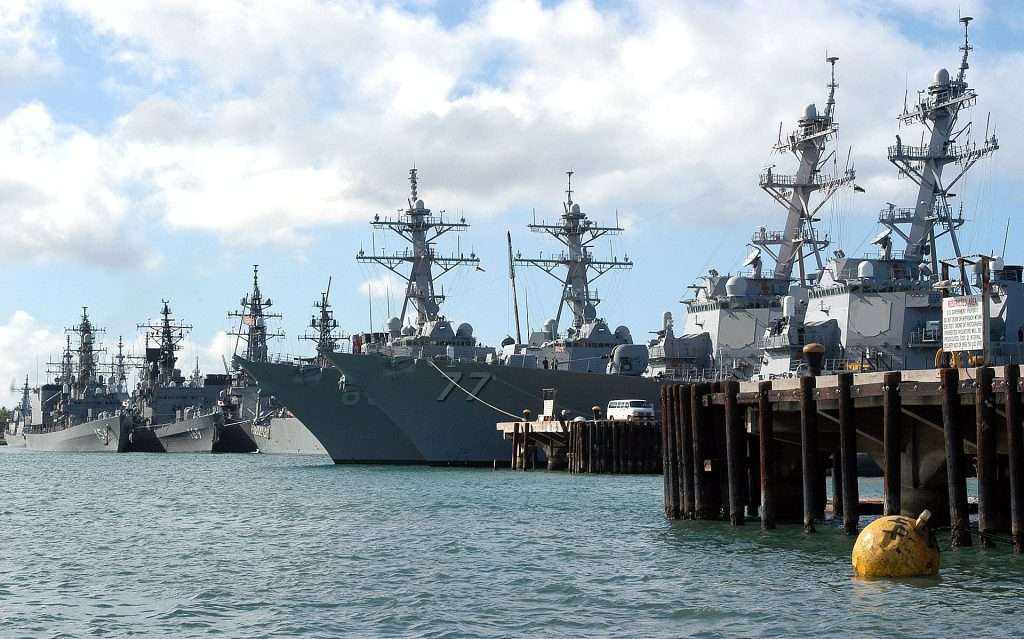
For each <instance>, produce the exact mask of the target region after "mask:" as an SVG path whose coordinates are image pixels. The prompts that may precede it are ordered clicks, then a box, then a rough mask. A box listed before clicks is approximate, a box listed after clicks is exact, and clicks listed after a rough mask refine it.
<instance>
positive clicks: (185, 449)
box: [153, 413, 224, 453]
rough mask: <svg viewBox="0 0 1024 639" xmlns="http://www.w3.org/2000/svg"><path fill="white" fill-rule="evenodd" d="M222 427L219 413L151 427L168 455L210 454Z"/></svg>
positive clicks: (221, 416)
mask: <svg viewBox="0 0 1024 639" xmlns="http://www.w3.org/2000/svg"><path fill="white" fill-rule="evenodd" d="M223 426H224V416H223V415H222V414H220V413H213V414H210V415H201V416H199V417H193V418H192V419H185V420H182V421H180V422H174V423H171V424H161V425H160V426H155V427H153V433H154V434H156V437H157V439H158V440H159V441H160V445H161V446H163V449H164V450H165V451H166V452H168V453H212V452H213V448H214V446H215V445H216V443H217V440H218V439H219V438H220V430H221V428H223Z"/></svg>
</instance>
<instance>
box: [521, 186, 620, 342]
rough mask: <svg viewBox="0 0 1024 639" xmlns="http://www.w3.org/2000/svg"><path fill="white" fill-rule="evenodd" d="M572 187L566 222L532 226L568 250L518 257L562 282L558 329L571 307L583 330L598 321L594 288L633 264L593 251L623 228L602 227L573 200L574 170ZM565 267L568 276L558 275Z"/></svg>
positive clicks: (575, 321) (568, 193)
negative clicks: (601, 279)
mask: <svg viewBox="0 0 1024 639" xmlns="http://www.w3.org/2000/svg"><path fill="white" fill-rule="evenodd" d="M566 175H567V176H568V177H569V186H568V188H567V189H566V191H565V192H566V201H565V203H564V204H563V205H562V208H563V211H562V220H561V223H559V224H545V223H544V222H543V221H542V222H541V223H540V224H537V223H536V222H534V223H533V224H530V225H528V226H529V229H530V230H531V231H533V232H534V233H547V234H549V235H551V236H552V237H553V238H555V239H556V240H558V241H559V242H561V243H562V244H563V245H565V248H566V250H565V251H563V252H561V253H559V254H558V255H552V256H550V257H543V256H542V257H537V258H527V257H523V256H522V254H517V256H516V259H515V263H517V264H525V265H528V266H534V267H537V268H539V269H540V270H542V271H544V272H545V273H547V274H548V275H550V276H552V277H554V278H555V279H556V280H558V281H559V282H561V283H562V298H561V300H560V301H559V303H558V313H557V314H556V315H555V327H556V331H557V327H558V324H559V322H560V321H561V318H562V309H563V308H564V307H565V306H566V305H568V306H569V310H570V312H572V315H573V321H572V326H573V327H574V328H575V329H577V330H578V329H579V328H581V327H582V326H583V325H584V324H586V323H588V322H592V321H594V320H595V319H597V305H598V304H600V303H601V299H600V297H599V296H598V293H597V290H596V289H591V287H590V285H591V284H593V282H594V280H596V279H597V278H599V277H601V276H602V275H604V274H605V273H607V272H608V271H610V270H612V269H629V268H632V267H633V262H632V261H630V259H629V256H628V255H627V256H625V257H624V259H622V260H619V259H617V258H614V257H613V258H612V259H611V260H596V259H594V257H593V255H592V254H591V252H590V248H591V245H592V244H593V243H594V242H595V241H597V239H598V238H601V237H603V236H605V235H618V234H620V233H622V228H620V227H619V226H618V225H616V226H598V225H596V224H595V223H594V222H592V221H591V220H589V219H587V215H586V213H584V212H583V211H582V210H581V209H580V205H579V204H578V203H577V202H574V201H573V199H572V194H573V190H572V176H573V171H566ZM557 268H565V269H566V274H565V277H564V278H563V277H561V276H559V275H556V274H555V272H554V271H555V269H557Z"/></svg>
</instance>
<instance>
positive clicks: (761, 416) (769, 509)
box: [757, 382, 775, 530]
mask: <svg viewBox="0 0 1024 639" xmlns="http://www.w3.org/2000/svg"><path fill="white" fill-rule="evenodd" d="M771 390H772V383H771V382H760V383H759V384H758V385H757V430H758V434H759V438H760V442H759V446H758V449H759V453H760V457H761V528H764V529H765V530H772V529H773V528H775V431H774V425H773V423H772V403H771V398H770V397H769V393H770V392H771Z"/></svg>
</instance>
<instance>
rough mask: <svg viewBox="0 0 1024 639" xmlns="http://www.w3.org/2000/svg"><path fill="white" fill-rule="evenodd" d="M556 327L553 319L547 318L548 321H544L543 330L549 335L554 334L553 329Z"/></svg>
mask: <svg viewBox="0 0 1024 639" xmlns="http://www.w3.org/2000/svg"><path fill="white" fill-rule="evenodd" d="M557 327H558V324H557V323H556V322H555V320H553V319H549V320H548V321H546V322H544V332H545V333H548V334H550V335H554V334H555V330H556V329H557Z"/></svg>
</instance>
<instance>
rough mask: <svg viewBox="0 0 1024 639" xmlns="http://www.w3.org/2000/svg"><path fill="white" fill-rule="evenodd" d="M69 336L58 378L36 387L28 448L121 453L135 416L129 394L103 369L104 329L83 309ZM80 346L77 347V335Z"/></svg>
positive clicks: (27, 425)
mask: <svg viewBox="0 0 1024 639" xmlns="http://www.w3.org/2000/svg"><path fill="white" fill-rule="evenodd" d="M66 332H67V333H68V335H67V341H66V346H65V349H64V354H63V356H62V357H61V361H60V362H59V363H55V365H57V366H59V369H58V371H57V376H56V378H55V379H54V380H53V382H52V383H47V384H42V385H40V386H39V387H38V388H36V389H34V390H33V391H32V397H31V401H30V406H27V407H25V406H24V404H25V401H24V397H23V399H22V403H23V408H22V410H23V411H24V409H25V408H27V409H28V418H29V420H28V421H27V422H25V423H24V426H23V435H24V444H25V447H26V448H29V449H33V450H49V451H62V452H108V453H115V452H116V453H120V452H124V451H126V450H127V448H128V435H129V431H130V429H131V426H132V422H133V416H132V413H131V411H130V410H129V409H128V407H127V406H126V399H127V395H126V394H125V393H124V392H123V389H120V388H117V386H116V384H115V385H113V386H110V385H108V383H109V381H110V380H108V379H107V378H105V377H104V376H103V375H101V374H100V372H99V361H98V355H99V353H100V352H102V349H101V348H100V347H99V346H98V344H97V343H96V340H97V337H98V335H99V334H100V333H102V332H103V330H102V329H97V328H96V327H95V326H94V325H93V323H92V320H91V319H90V318H89V312H88V308H86V307H83V308H82V317H81V319H80V320H79V323H78V324H77V325H76V326H74V327H73V328H69V329H67V331H66ZM72 334H74V335H77V341H78V346H77V348H75V349H74V350H72V347H71V335H72Z"/></svg>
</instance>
